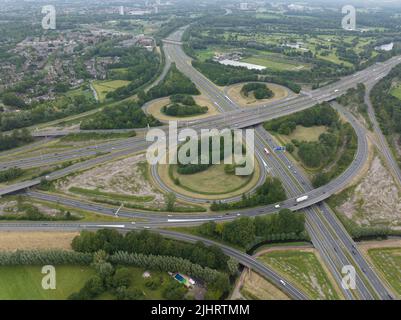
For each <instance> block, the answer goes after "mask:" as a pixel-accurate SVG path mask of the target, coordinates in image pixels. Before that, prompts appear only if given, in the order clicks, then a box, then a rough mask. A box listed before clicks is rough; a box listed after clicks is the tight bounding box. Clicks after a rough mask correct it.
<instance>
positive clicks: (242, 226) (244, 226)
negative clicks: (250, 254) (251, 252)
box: [222, 217, 255, 247]
mask: <svg viewBox="0 0 401 320" xmlns="http://www.w3.org/2000/svg"><path fill="white" fill-rule="evenodd" d="M222 237H223V240H224V241H228V242H230V243H234V244H238V245H240V246H243V247H247V246H248V245H249V244H251V243H252V242H253V241H254V239H255V225H254V223H253V220H252V219H251V218H248V217H241V218H239V219H237V220H235V221H233V222H232V223H229V224H226V225H225V226H224V229H223V234H222Z"/></svg>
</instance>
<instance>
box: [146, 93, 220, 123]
mask: <svg viewBox="0 0 401 320" xmlns="http://www.w3.org/2000/svg"><path fill="white" fill-rule="evenodd" d="M193 98H194V100H195V102H196V104H197V105H199V106H202V107H207V108H208V111H207V112H206V113H204V114H198V115H193V116H186V117H173V116H169V115H167V114H165V113H164V112H163V110H162V109H163V107H165V106H168V105H170V104H171V101H170V97H164V98H161V99H156V100H153V101H150V102H149V103H147V104H146V105H145V106H144V107H143V109H144V111H145V112H146V113H147V114H149V115H152V116H153V117H155V118H156V119H157V120H159V121H161V122H167V121H193V120H200V119H205V118H208V117H210V116H214V115H217V114H219V111H218V110H217V108H216V107H215V106H214V105H213V103H211V102H210V100H209V99H207V98H206V97H204V96H203V95H200V96H193Z"/></svg>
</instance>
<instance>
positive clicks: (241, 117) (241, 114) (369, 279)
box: [0, 29, 401, 299]
mask: <svg viewBox="0 0 401 320" xmlns="http://www.w3.org/2000/svg"><path fill="white" fill-rule="evenodd" d="M183 31H184V29H181V30H179V31H178V32H176V33H174V34H173V35H172V36H171V37H170V41H166V42H165V44H164V50H165V54H166V59H167V60H168V61H174V62H175V63H176V64H177V67H178V68H179V69H180V70H181V71H182V72H183V73H185V74H186V75H187V76H189V77H190V78H191V80H192V81H193V82H194V83H195V84H196V85H197V86H198V88H199V89H200V90H201V91H202V92H203V93H205V94H206V95H207V96H209V98H210V99H211V100H212V101H213V102H214V103H215V104H216V106H218V108H219V109H220V111H221V112H222V114H220V115H217V116H214V117H210V118H208V119H205V120H199V121H194V122H191V123H185V122H183V123H182V124H181V125H182V126H187V125H188V126H189V125H190V126H191V127H192V128H195V129H208V128H210V129H211V128H217V129H223V128H247V127H249V126H255V125H256V126H257V127H256V137H257V139H256V146H257V150H259V151H260V150H263V147H264V146H268V147H269V148H270V149H273V148H274V146H275V142H274V139H273V138H272V137H271V136H270V135H269V134H268V133H267V132H265V131H264V130H263V128H262V127H261V126H259V124H260V123H261V122H263V121H266V120H270V119H274V118H277V117H281V116H283V115H287V114H291V113H293V112H297V111H301V110H304V109H307V108H310V107H312V106H313V105H315V104H316V103H318V102H322V101H330V100H332V99H334V98H336V97H337V96H339V95H341V94H343V93H344V92H345V91H346V90H347V89H348V88H350V87H353V86H355V85H356V84H357V83H359V82H363V83H365V84H367V85H372V84H373V83H375V82H376V81H378V80H380V79H381V78H382V77H383V76H385V75H386V74H387V73H388V72H389V71H390V70H391V68H392V67H394V66H395V65H396V64H398V63H399V62H400V60H401V58H399V57H396V58H393V59H391V60H389V61H387V62H385V63H381V64H378V65H375V66H373V67H371V68H368V69H366V70H363V71H360V72H358V73H356V74H355V75H352V76H349V77H345V78H343V79H342V80H341V81H339V82H337V83H335V84H332V85H330V86H328V87H325V88H322V89H319V90H314V91H311V92H307V93H304V94H303V95H300V96H297V97H294V98H291V99H288V100H286V101H285V102H283V101H279V102H275V103H272V104H269V106H268V107H266V106H264V105H262V106H256V107H251V108H247V109H240V108H238V106H237V105H236V103H235V102H234V101H232V100H231V98H230V97H228V96H227V95H226V94H225V93H224V92H223V91H221V90H220V89H219V88H217V87H216V86H215V85H214V84H213V83H212V82H210V81H209V80H208V79H207V78H205V77H204V76H203V75H202V74H200V73H199V72H198V71H197V70H195V69H194V68H193V67H192V66H191V64H190V59H189V58H188V57H187V56H186V55H185V53H184V52H183V51H182V48H181V46H180V42H179V40H180V39H181V36H182V33H183ZM347 117H348V118H349V120H350V122H351V124H352V125H353V126H354V128H355V130H356V132H357V134H358V140H359V146H358V152H357V156H356V158H355V159H354V162H353V163H352V165H351V167H350V168H348V169H347V170H346V171H345V172H344V173H343V174H342V175H341V176H340V177H338V178H337V179H336V180H334V181H332V182H331V183H330V184H328V185H327V186H324V187H321V188H318V189H315V190H313V188H312V187H311V185H310V182H309V181H308V179H307V178H306V177H304V176H303V174H302V171H301V170H300V169H299V168H297V167H296V165H294V164H292V163H291V161H290V160H289V159H288V158H287V157H286V156H285V154H274V153H273V156H271V157H267V156H266V155H265V154H264V153H263V152H258V153H257V158H258V160H263V161H265V162H266V163H268V165H269V168H271V169H272V170H271V174H273V175H276V176H278V177H279V178H280V179H281V180H282V181H283V184H284V186H285V188H286V190H287V192H288V194H289V195H290V199H289V200H287V201H284V202H283V203H282V204H280V205H281V207H282V208H290V209H292V210H300V209H306V217H307V228H308V231H309V232H310V234H311V238H312V241H313V243H314V245H315V246H316V248H317V249H318V250H319V251H320V253H321V254H322V257H323V258H324V259H325V262H326V263H327V265H328V267H329V269H330V270H331V272H332V273H333V275H334V277H335V279H336V280H337V281H338V282H339V281H340V280H341V268H342V267H343V266H344V265H347V264H350V265H354V266H356V269H357V283H358V288H357V290H356V291H355V292H350V291H349V290H346V291H344V294H345V296H346V297H347V298H350V299H352V298H361V299H375V298H381V299H388V298H389V297H390V295H389V293H388V291H387V289H386V288H385V287H384V286H383V285H382V283H381V281H380V280H379V278H378V277H377V275H376V274H375V273H374V272H373V270H372V269H371V268H370V266H369V265H368V264H367V262H366V261H365V260H364V258H363V257H362V255H361V254H360V253H359V251H358V250H357V248H356V246H355V244H354V243H353V241H352V239H351V238H350V237H349V235H348V234H347V233H346V231H345V229H344V228H343V226H342V225H341V224H340V222H339V221H338V220H337V218H336V217H335V215H334V214H333V213H332V212H331V211H330V209H329V208H328V207H327V206H326V205H325V204H324V203H321V202H322V201H323V200H325V199H327V198H328V197H329V196H331V195H332V194H333V193H335V192H337V191H339V190H341V189H342V188H344V187H345V186H346V185H347V183H349V181H351V180H352V178H353V177H354V176H355V175H356V174H357V173H358V171H359V170H360V168H361V167H362V165H363V163H364V160H365V158H366V157H365V156H366V153H367V145H366V136H365V135H364V134H363V133H362V132H361V131H360V128H359V127H358V125H357V124H356V122H355V119H352V117H351V116H350V115H348V116H347ZM48 134H49V136H51V132H50V133H48ZM364 137H365V138H364ZM148 146H149V143H148V142H145V141H144V139H143V137H135V138H130V139H124V140H119V141H113V142H109V143H103V144H99V145H98V146H96V147H86V148H80V149H77V150H67V151H64V152H60V153H57V154H55V153H53V154H47V155H46V157H32V158H26V159H24V158H21V159H15V160H13V161H10V160H9V159H7V160H4V161H2V160H1V158H0V167H2V168H7V167H22V168H28V167H39V166H41V165H45V164H46V165H48V164H51V163H58V162H61V161H66V160H71V159H78V158H82V157H86V156H93V155H97V154H99V153H107V154H106V155H103V156H99V157H96V158H94V159H90V160H86V161H82V162H79V163H77V164H75V165H73V166H70V167H67V168H65V169H62V170H58V171H56V172H53V173H52V174H50V175H49V176H48V177H46V178H47V179H49V180H54V179H58V178H60V177H62V176H65V175H67V174H70V173H73V172H76V171H80V170H84V169H87V168H90V167H93V166H96V165H98V164H101V163H104V162H106V161H111V160H113V159H117V158H119V157H122V156H126V155H129V154H132V153H136V152H143V151H144V150H146V148H147V147H148ZM259 163H260V161H259ZM262 170H263V172H264V168H263V167H262ZM38 183H40V179H35V180H32V181H26V182H23V183H19V184H15V185H11V186H7V187H4V188H0V195H5V194H8V193H11V192H15V191H19V190H23V189H26V188H28V187H32V186H35V185H37V184H38ZM303 194H308V195H309V198H308V200H307V201H305V202H303V203H302V204H297V202H296V201H295V199H296V198H297V197H298V196H299V195H303ZM29 196H31V197H34V198H38V199H42V200H46V201H51V202H59V203H62V204H65V205H67V206H71V207H77V208H82V209H85V210H90V211H96V212H100V213H103V214H109V215H111V214H114V212H115V209H114V208H111V207H107V206H101V205H98V204H91V203H84V202H82V201H79V200H76V199H71V198H63V197H59V196H53V195H47V194H43V193H37V192H30V193H29ZM316 204H318V205H316ZM274 211H276V208H274V206H273V205H272V206H266V207H263V208H256V209H248V210H243V211H240V212H232V213H228V214H227V215H226V214H223V215H220V216H217V215H216V216H213V215H205V214H202V215H180V217H179V218H177V217H169V216H167V217H166V215H162V214H154V213H152V214H145V213H143V212H135V211H131V210H123V211H121V212H120V213H119V215H120V216H123V217H130V218H133V219H146V220H147V221H146V222H138V223H136V222H135V225H134V224H129V225H124V224H123V225H124V227H121V226H120V225H113V224H101V226H100V227H115V228H120V227H121V228H128V226H129V227H130V228H133V226H134V227H135V228H137V227H145V228H147V227H152V228H158V227H165V226H175V225H193V224H199V223H202V222H204V221H207V220H216V221H226V220H232V219H235V218H237V217H238V216H240V215H247V216H256V215H260V214H267V213H271V212H274ZM95 227H97V228H99V225H95V226H90V225H82V224H43V223H40V224H1V228H3V229H7V228H8V229H18V228H21V229H23V230H25V229H29V228H30V229H35V228H44V229H50V230H54V229H57V230H58V229H63V230H65V229H69V228H79V229H85V228H95ZM163 232H164V231H163ZM176 236H178V235H176ZM179 236H181V237H183V238H185V237H187V239H183V240H187V241H190V240H191V239H189V238H188V237H189V236H183V235H179ZM192 240H193V239H192ZM202 241H204V242H208V240H204V239H202ZM224 250H225V251H226V252H230V250H232V249H230V248H228V247H226V248H224ZM233 252H234V251H231V254H230V255H232V256H235V255H236V253H235V254H234V253H233ZM237 258H239V261H240V262H241V263H243V264H244V265H247V266H250V267H252V268H254V269H255V270H256V271H259V272H261V274H262V275H266V276H267V277H268V278H269V279H270V280H272V281H273V282H274V283H276V284H277V280H278V276H277V275H275V274H274V273H271V272H270V273H269V272H266V271H263V269H260V268H261V266H260V265H258V264H255V263H254V262H252V263H250V261H249V260H247V261H245V260H244V257H243V256H239V257H237ZM241 259H242V260H241ZM265 269H266V268H265ZM279 286H280V287H283V285H280V283H279ZM284 287H286V288H283V289H284V290H285V291H287V292H288V291H291V292H290V294H291V295H292V296H294V297H295V298H303V297H304V296H303V295H302V294H301V293H300V292H299V290H296V289H295V288H294V290H293V287H292V286H290V285H287V286H285V285H284ZM288 288H291V290H289V289H288Z"/></svg>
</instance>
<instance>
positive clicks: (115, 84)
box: [93, 80, 130, 102]
mask: <svg viewBox="0 0 401 320" xmlns="http://www.w3.org/2000/svg"><path fill="white" fill-rule="evenodd" d="M129 83H130V81H126V80H108V81H94V82H93V88H94V89H95V90H96V92H97V94H98V97H99V100H100V102H103V101H104V100H105V99H106V95H107V94H108V93H109V92H112V91H114V90H116V89H118V88H121V87H124V86H126V85H128V84H129Z"/></svg>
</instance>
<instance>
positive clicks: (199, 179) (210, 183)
mask: <svg viewBox="0 0 401 320" xmlns="http://www.w3.org/2000/svg"><path fill="white" fill-rule="evenodd" d="M176 169H177V167H176V166H172V167H171V169H170V170H171V171H170V176H172V177H174V178H178V179H179V180H180V187H182V188H184V189H186V190H188V191H192V192H195V193H200V194H207V195H220V194H227V193H230V192H235V191H237V190H239V189H241V188H243V187H245V186H246V185H247V184H248V183H249V182H250V181H251V180H252V177H253V176H252V175H250V176H237V175H229V174H227V173H225V171H224V164H220V165H213V166H211V167H210V168H209V169H207V170H205V171H202V172H198V173H194V174H179V173H177V170H176ZM228 181H229V183H227V182H228Z"/></svg>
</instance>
